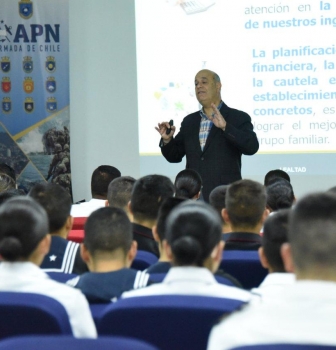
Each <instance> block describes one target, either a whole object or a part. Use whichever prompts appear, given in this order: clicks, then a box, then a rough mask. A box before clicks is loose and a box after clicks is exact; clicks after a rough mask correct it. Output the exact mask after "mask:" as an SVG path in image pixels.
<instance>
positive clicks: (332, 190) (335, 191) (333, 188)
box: [328, 186, 336, 194]
mask: <svg viewBox="0 0 336 350" xmlns="http://www.w3.org/2000/svg"><path fill="white" fill-rule="evenodd" d="M328 192H331V193H334V194H336V186H334V187H331V188H329V190H328Z"/></svg>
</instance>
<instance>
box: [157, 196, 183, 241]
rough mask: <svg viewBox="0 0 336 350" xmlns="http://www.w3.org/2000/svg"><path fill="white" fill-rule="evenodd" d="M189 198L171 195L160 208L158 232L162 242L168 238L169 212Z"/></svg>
mask: <svg viewBox="0 0 336 350" xmlns="http://www.w3.org/2000/svg"><path fill="white" fill-rule="evenodd" d="M186 200H187V199H185V198H179V197H170V198H167V199H165V200H164V201H163V202H162V204H161V206H160V209H159V214H158V219H157V224H156V226H157V232H158V235H159V238H160V241H161V242H162V241H163V240H164V239H165V238H166V220H167V217H168V215H169V213H170V212H171V211H172V210H173V209H174V208H175V207H176V206H178V205H179V204H181V203H183V202H185V201H186Z"/></svg>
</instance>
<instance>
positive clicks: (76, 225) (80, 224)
mask: <svg viewBox="0 0 336 350" xmlns="http://www.w3.org/2000/svg"><path fill="white" fill-rule="evenodd" d="M86 220H87V217H78V218H76V217H74V218H73V223H72V230H84V225H85V223H86Z"/></svg>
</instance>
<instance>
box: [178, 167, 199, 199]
mask: <svg viewBox="0 0 336 350" xmlns="http://www.w3.org/2000/svg"><path fill="white" fill-rule="evenodd" d="M174 185H175V189H176V194H175V195H176V197H181V198H187V199H193V200H197V199H199V197H200V195H201V190H202V178H201V176H200V174H199V173H198V172H197V171H195V170H193V169H185V170H182V171H180V172H179V173H178V174H177V175H176V178H175V183H174Z"/></svg>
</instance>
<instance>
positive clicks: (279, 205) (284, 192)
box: [266, 178, 295, 213]
mask: <svg viewBox="0 0 336 350" xmlns="http://www.w3.org/2000/svg"><path fill="white" fill-rule="evenodd" d="M266 193H267V203H266V207H267V209H268V210H269V211H270V212H271V213H272V212H274V211H277V210H279V209H287V208H291V207H292V205H293V204H294V202H295V196H294V192H293V187H292V185H291V184H290V182H288V181H287V180H285V179H282V178H277V179H276V180H275V182H271V183H270V184H269V185H268V186H267V187H266Z"/></svg>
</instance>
